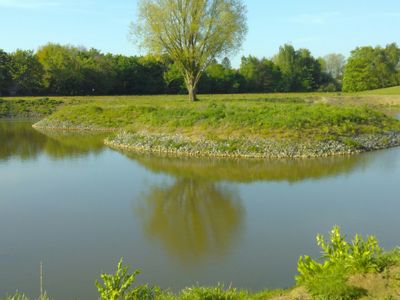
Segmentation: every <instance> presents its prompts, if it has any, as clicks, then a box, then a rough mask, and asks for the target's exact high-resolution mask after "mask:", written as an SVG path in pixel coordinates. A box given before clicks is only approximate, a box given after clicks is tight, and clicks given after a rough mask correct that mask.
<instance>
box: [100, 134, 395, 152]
mask: <svg viewBox="0 0 400 300" xmlns="http://www.w3.org/2000/svg"><path fill="white" fill-rule="evenodd" d="M104 143H105V144H106V145H107V146H109V147H111V148H116V149H122V150H126V151H133V152H141V153H160V154H166V155H174V156H196V157H232V158H274V159H277V158H315V157H327V156H333V155H349V154H356V153H361V152H368V151H373V150H379V149H385V148H391V147H396V146H400V132H386V133H376V134H363V135H358V136H354V137H351V138H349V137H343V138H338V139H337V140H325V141H313V140H310V139H305V140H296V141H294V140H289V139H280V140H277V139H253V140H248V139H225V140H209V139H197V140H191V139H189V138H187V137H185V136H183V135H179V134H175V135H170V134H144V133H134V132H128V131H121V132H119V133H117V134H116V135H115V136H113V137H109V138H106V139H105V141H104Z"/></svg>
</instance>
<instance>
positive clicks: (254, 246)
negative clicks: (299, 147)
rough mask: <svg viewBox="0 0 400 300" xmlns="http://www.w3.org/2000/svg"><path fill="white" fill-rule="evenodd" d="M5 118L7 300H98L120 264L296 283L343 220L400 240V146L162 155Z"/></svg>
mask: <svg viewBox="0 0 400 300" xmlns="http://www.w3.org/2000/svg"><path fill="white" fill-rule="evenodd" d="M103 138H104V136H103V135H102V134H89V135H86V136H82V135H79V134H76V133H55V132H39V131H36V130H34V129H32V128H31V124H30V123H28V122H16V121H13V122H11V121H1V122H0V241H1V242H0V292H1V295H2V296H3V295H5V294H7V293H13V292H15V291H16V290H17V289H18V290H19V291H22V292H24V293H26V294H28V295H31V296H32V297H37V296H38V293H39V265H40V262H43V268H44V288H45V289H46V290H47V292H48V294H49V295H50V296H51V298H54V299H73V298H74V297H77V298H79V299H96V297H97V292H96V288H95V286H94V282H95V280H96V279H98V278H99V274H100V273H101V272H112V271H113V270H114V269H115V267H116V264H117V262H118V260H119V259H120V258H121V257H124V262H125V263H126V264H128V265H130V266H131V268H132V270H133V269H136V268H137V269H140V270H141V271H142V273H141V275H140V276H139V277H138V283H149V284H157V285H160V286H161V287H163V288H171V289H172V290H178V289H180V288H182V287H185V286H191V285H194V284H200V285H216V284H218V283H224V284H226V285H227V286H228V285H231V284H232V285H233V286H235V287H239V288H247V289H251V290H260V289H266V288H284V287H289V286H291V285H293V284H294V276H295V275H296V264H297V259H298V257H299V256H300V255H303V254H309V255H312V256H315V257H317V256H318V255H319V250H318V248H317V247H316V245H315V235H316V234H317V233H323V234H328V232H329V230H330V229H331V228H332V226H333V225H335V224H337V225H340V226H341V227H342V230H343V231H344V232H345V233H346V234H348V235H353V234H354V233H356V232H358V233H361V234H374V235H377V237H378V239H379V240H380V242H381V245H382V246H383V247H384V248H386V249H391V248H393V247H395V246H397V245H399V244H400V236H399V231H398V229H399V228H400V218H399V216H398V214H399V211H400V198H399V196H398V195H399V192H400V184H399V183H400V149H399V148H394V149H388V150H383V151H377V152H374V153H366V154H361V155H355V156H350V157H347V156H346V157H331V158H324V159H309V160H222V159H188V158H174V157H156V156H148V155H136V154H128V153H121V152H118V151H114V150H111V149H109V148H107V147H104V146H103V144H102V139H103Z"/></svg>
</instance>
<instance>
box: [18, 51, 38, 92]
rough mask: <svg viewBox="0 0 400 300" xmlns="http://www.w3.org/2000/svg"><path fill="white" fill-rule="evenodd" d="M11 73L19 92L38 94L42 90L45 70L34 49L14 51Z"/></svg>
mask: <svg viewBox="0 0 400 300" xmlns="http://www.w3.org/2000/svg"><path fill="white" fill-rule="evenodd" d="M10 73H11V78H12V80H13V85H14V87H15V89H16V92H17V93H18V94H20V95H37V94H39V93H40V92H41V91H42V89H43V75H44V70H43V67H42V65H41V64H40V62H39V60H38V59H37V57H36V55H35V54H34V52H33V51H31V50H17V51H15V52H13V53H12V54H11V70H10Z"/></svg>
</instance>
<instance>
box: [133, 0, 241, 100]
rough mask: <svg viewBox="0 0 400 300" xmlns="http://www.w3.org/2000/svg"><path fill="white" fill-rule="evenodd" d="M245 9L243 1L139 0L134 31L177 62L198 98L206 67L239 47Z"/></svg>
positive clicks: (145, 44) (149, 46)
mask: <svg viewBox="0 0 400 300" xmlns="http://www.w3.org/2000/svg"><path fill="white" fill-rule="evenodd" d="M245 12H246V9H245V6H244V5H243V3H242V0H139V17H138V21H137V23H135V24H134V25H133V26H132V29H133V30H132V32H133V34H135V35H136V36H137V37H138V38H139V40H140V41H141V46H143V47H144V48H146V49H148V50H149V51H150V52H153V53H154V54H158V55H163V54H166V55H167V56H169V57H170V58H171V59H172V60H173V61H174V62H175V63H176V64H177V66H178V67H179V70H180V72H181V73H182V75H183V77H184V80H185V84H186V87H187V90H188V93H189V99H190V100H191V101H195V100H197V98H196V87H197V84H198V82H199V80H200V77H201V75H202V73H203V72H204V71H205V69H206V68H207V66H208V65H209V64H210V63H211V62H212V61H213V60H214V59H215V58H217V57H221V56H222V55H228V54H231V53H233V52H235V51H237V50H238V49H239V48H240V46H241V44H242V41H243V39H244V36H245V34H246V32H247V26H246V16H245Z"/></svg>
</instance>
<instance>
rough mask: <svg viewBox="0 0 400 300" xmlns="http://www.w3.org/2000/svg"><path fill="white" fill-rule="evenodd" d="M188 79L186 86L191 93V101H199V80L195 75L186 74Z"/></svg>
mask: <svg viewBox="0 0 400 300" xmlns="http://www.w3.org/2000/svg"><path fill="white" fill-rule="evenodd" d="M185 81H186V88H187V90H188V93H189V101H197V100H198V99H197V95H196V88H197V82H198V80H196V79H195V76H190V75H189V76H186V78H185Z"/></svg>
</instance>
